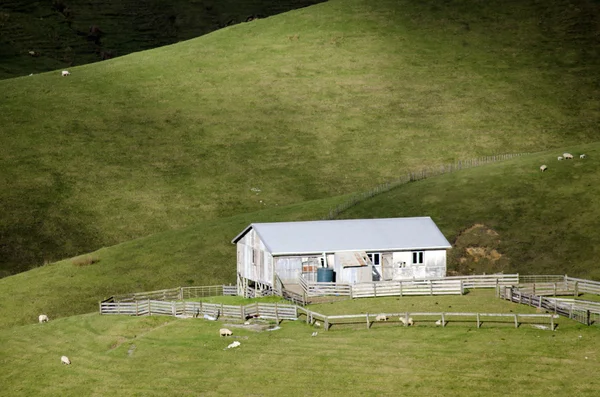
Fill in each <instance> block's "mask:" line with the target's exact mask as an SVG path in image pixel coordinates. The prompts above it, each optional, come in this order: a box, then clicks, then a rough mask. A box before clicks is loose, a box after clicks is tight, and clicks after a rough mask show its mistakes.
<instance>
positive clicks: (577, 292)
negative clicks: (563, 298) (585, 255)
mask: <svg viewBox="0 0 600 397" xmlns="http://www.w3.org/2000/svg"><path fill="white" fill-rule="evenodd" d="M573 288H574V291H573V292H574V293H575V296H579V281H575V286H574V287H573Z"/></svg>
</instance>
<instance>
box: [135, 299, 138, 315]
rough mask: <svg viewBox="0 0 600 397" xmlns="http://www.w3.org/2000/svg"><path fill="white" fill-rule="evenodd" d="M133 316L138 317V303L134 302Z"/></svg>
mask: <svg viewBox="0 0 600 397" xmlns="http://www.w3.org/2000/svg"><path fill="white" fill-rule="evenodd" d="M135 315H136V316H138V301H137V300H136V301H135Z"/></svg>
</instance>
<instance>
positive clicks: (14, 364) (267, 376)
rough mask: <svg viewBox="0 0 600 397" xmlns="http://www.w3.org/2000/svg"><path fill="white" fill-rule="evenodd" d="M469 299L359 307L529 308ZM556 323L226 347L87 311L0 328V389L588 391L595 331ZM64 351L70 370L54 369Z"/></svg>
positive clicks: (359, 330)
mask: <svg viewBox="0 0 600 397" xmlns="http://www.w3.org/2000/svg"><path fill="white" fill-rule="evenodd" d="M479 292H480V291H477V292H476V293H475V294H469V295H466V296H461V297H431V299H430V297H404V298H402V299H401V300H399V301H398V300H396V299H395V298H389V299H385V298H375V299H367V300H362V301H361V303H365V302H364V301H368V306H367V307H364V306H363V307H362V309H363V311H364V310H365V309H366V310H367V311H369V312H379V311H381V310H382V307H383V308H393V309H392V310H396V311H402V310H418V309H416V308H420V307H422V306H423V304H428V303H431V302H432V301H433V300H435V301H440V304H445V303H449V302H447V301H446V299H447V300H448V301H451V302H450V303H451V304H452V306H453V308H461V309H462V308H468V309H467V311H470V310H473V308H474V307H477V308H479V309H482V310H486V309H488V311H490V310H497V311H502V312H509V311H511V310H512V311H515V312H533V311H534V309H531V308H527V307H525V306H520V307H519V306H518V305H516V304H511V303H508V302H506V301H501V300H498V299H496V298H494V297H493V293H491V294H482V293H479ZM490 292H491V291H490ZM342 303H343V304H345V305H346V306H348V303H349V304H350V306H351V305H352V304H354V303H358V302H342ZM327 306H328V309H329V310H330V311H331V312H333V313H339V314H341V313H350V312H352V313H358V312H359V311H356V310H357V309H358V308H357V307H355V308H354V309H355V310H354V311H352V309H351V307H350V308H348V307H347V308H346V309H345V310H344V309H341V308H338V309H337V310H336V306H337V304H330V305H327ZM438 307H439V306H438ZM492 308H493V309H492ZM358 310H360V309H358ZM384 310H385V309H384ZM558 323H559V326H558V329H557V330H556V331H555V332H551V331H543V330H539V329H533V328H530V327H529V326H528V325H521V327H520V328H519V329H514V328H512V327H511V324H510V323H508V324H505V326H504V327H502V325H501V324H489V323H486V322H484V324H483V327H482V328H481V329H477V328H476V327H475V324H470V325H468V324H456V323H452V322H451V323H450V324H449V325H448V326H447V327H446V328H435V327H433V326H428V327H427V326H423V325H422V324H421V325H420V324H418V323H417V325H416V326H415V327H401V326H399V325H398V324H399V323H398V321H397V319H396V323H395V324H391V323H386V324H381V323H377V324H374V325H373V326H372V327H371V329H369V330H367V329H365V328H364V324H359V325H357V327H356V328H354V329H352V328H346V329H344V328H338V329H336V328H335V327H334V328H333V329H332V330H331V331H329V332H325V331H323V330H322V329H321V330H318V335H317V337H311V333H312V332H313V331H315V328H312V327H310V326H308V325H306V324H305V323H303V322H301V321H298V322H287V321H286V322H284V323H283V324H282V328H281V329H280V330H278V331H273V332H252V331H249V330H242V329H239V328H232V329H233V331H234V336H236V337H238V338H240V339H236V340H239V341H240V342H241V346H240V347H238V348H236V349H229V350H228V349H225V347H226V346H227V344H229V343H230V342H231V339H230V338H225V339H224V338H221V337H219V336H218V330H219V328H220V327H222V326H223V325H222V324H223V323H222V322H218V323H214V322H209V321H205V320H202V319H187V320H183V319H174V318H171V317H163V316H158V317H145V318H132V317H126V316H99V315H97V314H92V315H83V316H74V317H70V318H65V319H58V320H55V321H51V322H49V323H47V324H42V325H40V324H30V325H26V326H21V327H15V328H13V329H8V330H0V338H1V339H2V341H3V347H2V350H0V363H2V369H3V370H2V371H1V372H0V382H1V383H2V385H3V391H4V392H6V393H9V394H10V395H11V396H26V395H27V396H29V395H51V396H54V395H60V396H80V395H82V394H84V395H94V396H101V395H102V396H104V395H119V396H130V395H131V396H134V395H140V394H143V395H148V396H154V395H156V396H160V395H167V394H168V395H190V396H195V395H207V396H215V395H240V394H241V395H246V394H260V395H265V396H271V395H273V396H274V395H281V392H282V390H285V392H286V394H289V395H306V394H310V395H327V396H331V395H350V396H354V395H356V396H358V395H364V394H370V395H392V394H400V395H403V394H407V393H408V394H411V395H427V396H450V395H452V396H454V395H461V396H480V395H482V394H485V395H486V396H522V395H528V396H547V395H549V394H556V393H561V392H564V391H565V390H569V393H570V394H572V395H593V394H594V393H595V391H596V390H597V389H598V387H600V381H599V378H598V377H596V376H593V375H592V374H594V373H595V372H596V370H597V368H598V363H599V360H600V357H599V356H598V352H599V351H600V350H599V349H600V346H599V343H598V342H599V338H598V335H597V334H598V329H597V327H586V326H583V325H580V324H576V323H574V322H572V321H570V320H568V319H565V318H561V319H560V320H559V321H558ZM62 355H67V356H68V357H69V358H70V359H71V361H72V365H71V366H69V367H66V366H63V365H62V364H61V363H60V357H61V356H62ZM581 374H590V375H589V376H585V378H583V379H582V377H581ZM434 379H435V381H432V380H434Z"/></svg>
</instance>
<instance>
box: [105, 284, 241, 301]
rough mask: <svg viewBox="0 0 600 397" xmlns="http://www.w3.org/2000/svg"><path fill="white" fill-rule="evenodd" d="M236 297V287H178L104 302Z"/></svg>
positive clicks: (126, 295)
mask: <svg viewBox="0 0 600 397" xmlns="http://www.w3.org/2000/svg"><path fill="white" fill-rule="evenodd" d="M224 295H225V296H235V295H237V286H235V285H206V286H200V287H176V288H170V289H161V290H157V291H148V292H134V293H131V294H121V295H113V296H111V297H109V298H107V299H105V300H103V302H137V301H142V300H148V299H150V300H156V301H174V300H183V299H190V298H204V297H208V296H224Z"/></svg>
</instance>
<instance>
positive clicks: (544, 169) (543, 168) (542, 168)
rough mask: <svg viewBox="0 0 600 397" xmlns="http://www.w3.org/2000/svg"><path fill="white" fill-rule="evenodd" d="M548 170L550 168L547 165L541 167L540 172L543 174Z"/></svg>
mask: <svg viewBox="0 0 600 397" xmlns="http://www.w3.org/2000/svg"><path fill="white" fill-rule="evenodd" d="M547 169H548V166H547V165H546V164H544V165H541V166H540V171H542V172H544V171H546V170H547Z"/></svg>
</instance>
